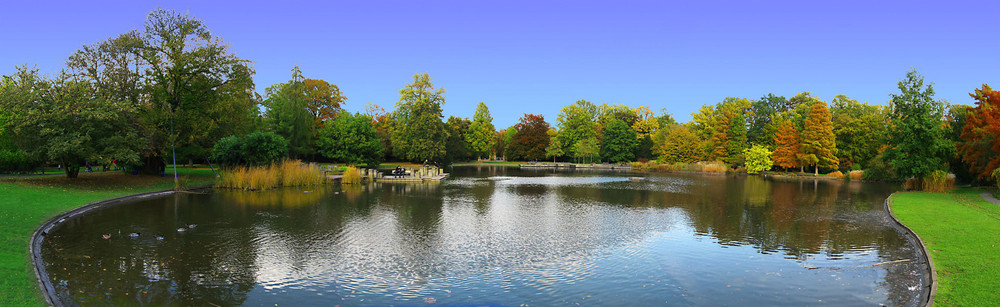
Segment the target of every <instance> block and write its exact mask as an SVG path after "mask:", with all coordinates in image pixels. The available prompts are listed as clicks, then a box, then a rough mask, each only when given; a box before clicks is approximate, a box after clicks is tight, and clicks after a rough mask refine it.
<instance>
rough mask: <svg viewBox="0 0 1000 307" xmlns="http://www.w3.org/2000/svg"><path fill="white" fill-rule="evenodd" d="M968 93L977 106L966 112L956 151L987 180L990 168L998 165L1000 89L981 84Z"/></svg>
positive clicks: (999, 161)
mask: <svg viewBox="0 0 1000 307" xmlns="http://www.w3.org/2000/svg"><path fill="white" fill-rule="evenodd" d="M969 96H972V98H974V99H975V100H976V107H975V108H973V109H972V110H970V111H969V113H968V114H967V115H966V118H965V127H964V128H962V143H961V144H959V153H960V154H961V155H962V160H963V161H965V162H966V163H968V164H969V168H970V171H972V173H973V174H975V175H976V176H977V177H979V178H980V179H985V180H989V178H990V176H991V175H992V172H993V170H995V169H997V168H1000V154H998V153H1000V91H996V90H993V89H992V88H990V86H989V85H986V84H983V87H982V88H979V89H976V90H975V92H973V93H969Z"/></svg>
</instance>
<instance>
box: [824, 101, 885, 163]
mask: <svg viewBox="0 0 1000 307" xmlns="http://www.w3.org/2000/svg"><path fill="white" fill-rule="evenodd" d="M832 104H833V107H832V108H831V109H830V112H831V113H832V120H833V133H834V134H835V135H836V139H837V142H836V144H837V156H839V157H840V165H841V167H842V168H845V169H851V168H855V167H860V168H866V167H867V166H868V165H867V162H868V161H870V160H871V159H872V158H874V157H875V155H876V154H878V146H873V145H874V144H885V139H886V138H885V136H886V133H887V131H888V129H889V127H888V126H887V125H886V120H887V117H888V114H887V112H886V109H885V108H884V107H882V106H878V105H870V104H867V103H859V102H858V101H857V100H854V99H851V98H850V97H847V96H844V95H837V97H835V98H833V101H832Z"/></svg>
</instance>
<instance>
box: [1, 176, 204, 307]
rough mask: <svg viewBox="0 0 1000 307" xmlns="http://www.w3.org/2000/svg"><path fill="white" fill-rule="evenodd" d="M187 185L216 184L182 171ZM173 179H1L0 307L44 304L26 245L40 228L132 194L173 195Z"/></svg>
mask: <svg viewBox="0 0 1000 307" xmlns="http://www.w3.org/2000/svg"><path fill="white" fill-rule="evenodd" d="M178 173H180V174H181V176H183V177H186V178H185V179H186V180H185V183H186V184H187V185H188V186H198V185H206V184H212V183H213V182H214V181H215V177H214V176H213V175H212V171H211V170H209V169H207V168H206V169H199V168H194V169H188V168H181V169H178ZM173 186H174V181H173V177H172V176H169V175H168V176H167V177H158V176H129V175H125V174H122V173H118V172H107V173H100V172H99V173H93V174H88V173H84V172H81V173H80V178H76V179H67V178H65V177H61V176H40V177H26V178H0V306H41V305H44V304H45V301H44V299H43V298H42V297H41V291H39V290H38V283H37V281H36V279H35V274H34V271H32V268H31V260H30V258H29V255H28V241H29V240H30V238H31V234H32V233H33V232H34V231H35V229H36V228H38V226H41V224H42V223H44V222H45V221H47V220H49V219H51V218H52V217H54V216H56V215H58V214H60V213H62V212H66V211H69V210H71V209H73V208H76V207H79V206H82V205H85V204H89V203H93V202H97V201H101V200H105V199H111V198H116V197H121V196H126V195H131V194H139V193H146V192H153V191H162V190H170V189H172V188H173Z"/></svg>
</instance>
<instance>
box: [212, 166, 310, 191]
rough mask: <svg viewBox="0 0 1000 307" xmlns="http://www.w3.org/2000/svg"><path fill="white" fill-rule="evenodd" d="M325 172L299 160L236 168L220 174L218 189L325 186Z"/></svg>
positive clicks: (255, 189) (252, 189)
mask: <svg viewBox="0 0 1000 307" xmlns="http://www.w3.org/2000/svg"><path fill="white" fill-rule="evenodd" d="M324 180H325V177H324V176H323V171H322V170H320V169H319V167H316V166H315V165H305V164H302V162H301V161H298V160H285V161H282V162H279V163H275V164H271V165H267V166H257V167H234V168H230V169H227V170H224V171H222V172H221V173H220V176H219V180H218V183H216V185H215V186H216V187H220V188H231V189H240V190H251V191H261V190H268V189H273V188H277V187H280V186H285V187H292V186H312V185H319V184H323V181H324Z"/></svg>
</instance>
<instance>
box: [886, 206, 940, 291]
mask: <svg viewBox="0 0 1000 307" xmlns="http://www.w3.org/2000/svg"><path fill="white" fill-rule="evenodd" d="M896 193H899V192H896ZM896 193H892V195H889V197H888V198H886V199H885V203H884V207H885V211H886V213H888V214H889V218H890V219H892V221H893V222H894V223H895V225H896V226H897V229H899V230H902V232H903V233H904V234H908V235H910V236H912V237H913V239H915V240H914V242H916V245H919V246H918V247H919V248H918V250H919V251H920V253H921V254H922V255H923V258H924V260H925V261H926V262H927V270H928V271H930V274H929V275H928V278H929V279H930V280H929V284H927V285H921V286H923V287H924V289H926V290H924V291H923V292H924V293H925V294H926V296H925V298H924V299H923V302H922V303H923V306H934V296H936V295H937V286H938V285H937V280H938V278H937V271H935V270H934V261H933V260H931V253H930V251H928V250H927V245H925V244H924V240H923V239H921V238H920V236H919V235H917V233H916V232H914V231H913V229H910V227H908V226H906V225H905V224H903V222H900V221H899V219H897V218H896V216H895V215H893V214H892V205H891V203H892V197H893V196H894V195H896ZM921 296H923V295H921Z"/></svg>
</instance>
